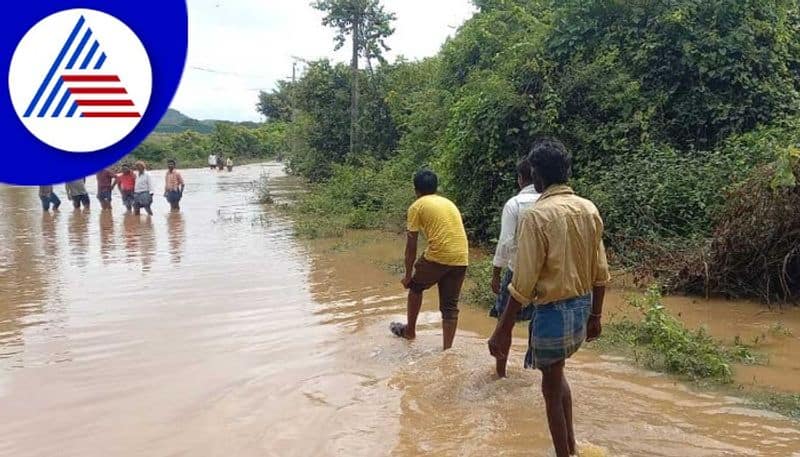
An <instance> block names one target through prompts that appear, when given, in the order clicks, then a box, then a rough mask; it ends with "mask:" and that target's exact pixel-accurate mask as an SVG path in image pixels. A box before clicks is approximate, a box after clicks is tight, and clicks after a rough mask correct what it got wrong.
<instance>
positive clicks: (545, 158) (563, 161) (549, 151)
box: [528, 137, 572, 186]
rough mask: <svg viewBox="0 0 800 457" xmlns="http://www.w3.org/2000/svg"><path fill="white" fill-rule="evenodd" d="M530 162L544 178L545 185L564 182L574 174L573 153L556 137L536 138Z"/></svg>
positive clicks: (529, 158) (529, 155)
mask: <svg viewBox="0 0 800 457" xmlns="http://www.w3.org/2000/svg"><path fill="white" fill-rule="evenodd" d="M528 162H530V164H531V166H532V167H533V168H534V170H536V174H538V175H539V177H541V178H542V180H543V181H544V185H545V186H551V185H553V184H564V183H566V182H567V181H569V178H570V176H571V175H572V155H570V153H569V151H567V148H566V146H564V143H562V142H560V141H558V140H557V139H555V138H551V137H545V138H541V139H538V140H536V141H535V142H534V143H533V146H532V147H531V153H530V154H528Z"/></svg>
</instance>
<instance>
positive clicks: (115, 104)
mask: <svg viewBox="0 0 800 457" xmlns="http://www.w3.org/2000/svg"><path fill="white" fill-rule="evenodd" d="M24 5H25V6H24V7H21V8H19V7H18V8H19V9H18V10H17V11H15V14H14V15H13V18H12V15H6V16H5V19H3V20H2V21H3V22H5V24H3V25H4V27H2V28H1V29H0V43H2V62H3V64H4V65H5V68H6V70H7V71H6V73H7V75H8V91H7V92H6V93H4V94H3V98H2V99H0V116H2V118H0V119H1V120H2V122H3V125H4V126H5V128H4V129H3V130H4V133H5V138H6V139H7V140H10V141H7V142H6V145H5V147H4V149H5V151H6V155H8V157H7V158H6V164H7V166H6V167H0V182H5V183H9V184H18V185H37V184H54V183H59V182H64V181H69V180H72V179H76V178H80V177H83V176H87V175H90V174H93V173H95V172H96V171H98V170H100V169H101V168H104V167H106V166H108V165H110V164H112V163H114V162H116V161H118V160H119V159H120V158H122V157H123V156H125V155H126V154H128V153H130V152H131V151H132V150H133V149H134V148H135V147H136V146H137V145H138V144H139V143H141V142H142V141H143V140H144V139H145V137H146V136H147V135H148V134H149V133H150V132H151V131H152V130H153V129H154V128H155V127H156V125H157V124H158V122H159V120H160V119H161V117H162V116H163V115H164V113H165V112H166V110H167V108H168V107H169V104H170V102H171V100H172V97H173V96H174V95H175V91H176V90H177V88H178V84H179V82H180V78H181V74H182V72H183V67H184V63H185V60H186V49H187V37H188V18H187V12H186V3H185V1H183V0H180V1H175V0H172V1H169V0H168V1H160V2H158V3H156V2H153V1H141V2H108V1H83V2H80V4H76V2H74V1H73V2H68V1H51V2H29V3H28V4H24ZM154 12H157V14H154Z"/></svg>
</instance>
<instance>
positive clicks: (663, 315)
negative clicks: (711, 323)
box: [593, 287, 800, 419]
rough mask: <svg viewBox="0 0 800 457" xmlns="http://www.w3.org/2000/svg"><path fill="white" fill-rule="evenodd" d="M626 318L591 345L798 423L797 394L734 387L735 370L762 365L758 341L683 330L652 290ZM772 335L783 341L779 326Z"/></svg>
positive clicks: (614, 321) (633, 300)
mask: <svg viewBox="0 0 800 457" xmlns="http://www.w3.org/2000/svg"><path fill="white" fill-rule="evenodd" d="M628 306H629V307H630V310H629V311H631V312H630V313H623V314H622V315H620V316H613V317H612V318H611V319H610V322H609V323H607V324H605V325H604V328H603V335H602V337H601V338H600V339H599V340H598V341H597V342H595V343H593V346H594V347H596V348H597V349H599V350H601V351H605V352H612V353H618V354H622V355H625V356H626V357H627V358H628V359H630V360H632V361H633V362H634V363H635V364H637V365H640V366H642V367H644V368H647V369H650V370H655V371H659V372H662V373H668V374H671V375H674V376H676V377H678V378H679V379H684V380H687V381H691V382H692V383H694V384H695V385H697V386H700V387H715V388H722V389H724V390H727V391H728V392H730V393H731V394H734V395H736V396H739V397H742V398H744V399H746V400H747V401H748V402H749V403H751V404H752V405H754V406H756V407H759V408H762V409H767V410H770V411H775V412H778V413H780V414H783V415H786V416H789V417H792V418H795V419H800V394H797V393H785V392H772V391H767V390H764V389H758V388H751V387H745V386H740V385H735V384H734V381H733V375H734V371H735V369H736V368H735V366H736V365H737V364H740V365H753V364H756V365H758V364H764V363H768V362H767V360H766V359H765V357H764V355H763V354H760V353H759V351H758V344H759V340H758V339H756V340H754V341H752V342H744V341H742V340H741V338H739V337H736V338H734V340H733V341H732V342H723V341H719V340H716V339H714V338H713V337H711V336H710V335H709V334H708V332H707V331H706V330H705V328H703V327H700V328H698V329H696V330H691V329H689V328H687V327H686V326H685V325H684V324H683V323H682V322H681V321H680V319H678V318H677V317H675V316H673V315H671V314H670V313H669V311H668V310H667V308H666V307H665V306H664V304H663V303H662V300H661V292H660V290H659V289H658V288H657V287H651V288H649V289H648V290H647V291H646V292H645V293H644V294H641V295H632V296H631V297H630V298H629V299H628ZM769 332H770V334H772V335H773V336H778V337H783V336H787V333H786V332H787V329H786V328H785V327H783V326H781V325H779V324H776V325H773V326H772V327H771V328H770V330H769Z"/></svg>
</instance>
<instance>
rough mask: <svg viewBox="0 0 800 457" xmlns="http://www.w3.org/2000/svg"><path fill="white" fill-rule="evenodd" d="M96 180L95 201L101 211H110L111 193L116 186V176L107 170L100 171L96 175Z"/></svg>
mask: <svg viewBox="0 0 800 457" xmlns="http://www.w3.org/2000/svg"><path fill="white" fill-rule="evenodd" d="M95 178H96V179H97V200H99V201H100V206H101V207H102V208H103V209H109V210H110V209H111V191H112V190H114V186H115V185H116V180H117V176H116V175H115V174H114V172H113V171H111V169H109V168H104V169H102V170H100V171H99V172H98V173H97V174H96V175H95Z"/></svg>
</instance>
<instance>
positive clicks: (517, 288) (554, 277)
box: [508, 185, 610, 304]
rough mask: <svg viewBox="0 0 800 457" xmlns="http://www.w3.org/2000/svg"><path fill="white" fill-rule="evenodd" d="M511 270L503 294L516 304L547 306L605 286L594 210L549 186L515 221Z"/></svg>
mask: <svg viewBox="0 0 800 457" xmlns="http://www.w3.org/2000/svg"><path fill="white" fill-rule="evenodd" d="M512 269H513V271H514V278H513V280H512V283H511V285H510V286H509V287H508V290H509V292H510V293H511V295H512V296H513V297H514V298H515V299H516V300H517V301H518V302H520V303H530V302H533V303H535V304H547V303H552V302H554V301H558V300H565V299H568V298H574V297H579V296H583V295H586V294H588V293H590V292H591V291H592V288H593V287H594V286H601V285H605V284H606V283H607V282H608V281H609V280H610V274H609V270H608V260H607V259H606V250H605V246H604V245H603V220H602V219H601V218H600V212H599V211H597V207H595V206H594V204H593V203H592V202H590V201H589V200H586V199H584V198H581V197H578V196H577V195H575V192H573V190H572V189H571V188H570V187H568V186H565V185H556V186H550V187H549V188H548V189H547V190H546V191H545V192H544V193H543V194H542V196H541V197H540V198H539V201H538V202H537V203H536V204H535V205H533V206H532V207H531V208H529V209H528V210H526V211H525V212H524V213H523V214H522V216H521V218H520V222H519V226H518V227H517V256H516V258H515V260H514V262H513V267H512Z"/></svg>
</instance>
